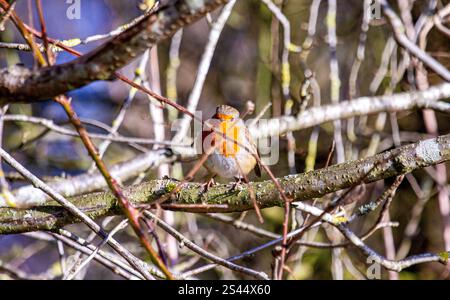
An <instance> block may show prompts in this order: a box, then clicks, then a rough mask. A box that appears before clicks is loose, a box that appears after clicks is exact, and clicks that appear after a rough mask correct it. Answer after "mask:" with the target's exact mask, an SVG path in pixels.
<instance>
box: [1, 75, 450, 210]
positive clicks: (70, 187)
mask: <svg viewBox="0 0 450 300" xmlns="http://www.w3.org/2000/svg"><path fill="white" fill-rule="evenodd" d="M448 97H450V84H449V83H444V84H441V85H437V86H433V87H430V88H429V89H427V90H424V91H421V92H416V91H413V92H405V93H399V94H394V95H386V96H375V97H360V98H357V99H354V100H351V101H343V102H341V103H340V104H331V105H325V106H321V107H312V108H310V109H307V110H305V111H304V112H302V113H301V114H300V115H299V116H297V117H295V116H283V117H280V118H274V119H271V120H269V121H268V122H266V123H264V122H260V124H258V125H256V124H254V125H251V126H250V132H251V133H252V135H253V137H254V138H255V139H256V138H267V137H270V136H274V135H275V136H276V135H280V134H283V133H286V132H288V131H293V130H300V129H305V128H308V127H312V126H316V125H319V124H322V123H324V122H328V121H333V120H336V119H344V118H349V117H355V116H362V115H368V114H374V113H379V112H396V111H403V110H409V109H413V108H416V107H418V108H426V107H430V108H435V107H439V108H440V109H441V110H447V111H450V104H449V103H446V102H442V101H439V100H440V99H445V98H448ZM5 120H8V116H6V117H5ZM42 125H46V124H44V123H42ZM48 128H50V127H48ZM176 152H177V154H182V155H183V156H187V157H189V156H191V157H192V156H193V155H195V151H194V149H192V148H183V147H177V149H176ZM176 159H177V157H176V156H175V155H173V153H172V152H171V151H166V150H163V149H162V150H154V151H150V152H148V153H144V154H141V155H138V156H137V157H135V158H133V159H131V160H129V161H125V162H123V163H120V164H117V165H114V166H112V167H111V174H112V175H113V176H114V177H115V178H117V179H118V180H121V181H126V180H129V179H130V178H132V177H133V176H135V175H137V174H139V173H140V172H144V171H145V170H147V169H149V168H154V167H157V166H159V165H160V164H161V163H169V162H173V161H175V160H176ZM49 185H50V186H51V187H52V188H53V189H55V190H56V191H57V192H58V193H60V194H61V195H63V196H64V197H72V196H76V195H80V194H84V193H89V192H92V191H95V190H98V189H101V188H103V187H105V186H106V183H105V181H104V180H103V178H102V176H101V175H100V174H82V175H78V176H75V177H71V178H68V179H61V180H58V181H57V182H51V183H49ZM13 194H14V197H15V200H16V203H17V205H19V206H20V207H28V206H33V205H41V204H42V203H44V202H45V201H46V200H47V199H48V196H47V195H46V194H45V193H43V192H42V191H40V190H39V189H36V188H34V187H33V186H31V185H29V186H24V187H21V188H19V189H16V190H15V191H13ZM2 206H8V205H7V203H6V201H5V200H4V199H3V198H2V197H1V196H0V207H2Z"/></svg>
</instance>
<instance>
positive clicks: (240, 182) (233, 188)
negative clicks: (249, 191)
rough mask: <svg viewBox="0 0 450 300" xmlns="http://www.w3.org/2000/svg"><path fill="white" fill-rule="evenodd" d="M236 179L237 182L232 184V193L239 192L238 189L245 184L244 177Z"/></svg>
mask: <svg viewBox="0 0 450 300" xmlns="http://www.w3.org/2000/svg"><path fill="white" fill-rule="evenodd" d="M235 179H236V181H235V182H233V183H232V184H231V188H230V191H231V192H234V191H235V190H237V188H238V187H240V186H241V185H242V184H243V183H244V180H243V179H242V177H236V178H235Z"/></svg>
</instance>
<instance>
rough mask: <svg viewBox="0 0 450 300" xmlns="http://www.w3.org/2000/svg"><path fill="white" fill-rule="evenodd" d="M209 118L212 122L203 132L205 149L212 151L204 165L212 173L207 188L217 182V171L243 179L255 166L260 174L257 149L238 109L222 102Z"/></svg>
mask: <svg viewBox="0 0 450 300" xmlns="http://www.w3.org/2000/svg"><path fill="white" fill-rule="evenodd" d="M206 122H207V124H208V125H209V126H211V127H208V125H205V126H206V128H205V129H204V130H205V131H203V134H202V145H203V153H209V155H208V158H207V159H206V161H205V167H206V169H207V170H208V171H209V173H210V175H211V176H210V180H209V181H208V183H207V184H206V188H208V187H209V186H210V185H211V184H213V183H214V177H215V176H216V175H219V176H220V177H224V178H235V179H236V180H237V183H240V182H241V181H242V179H245V178H246V176H247V174H249V173H250V172H251V171H252V170H253V169H255V173H256V175H257V176H258V177H260V176H261V170H260V168H259V162H258V160H257V159H256V158H255V156H258V151H257V148H256V145H255V142H254V141H253V139H252V138H251V135H250V132H249V130H248V128H247V127H246V126H245V124H244V121H243V120H242V119H240V118H239V111H238V110H237V109H235V108H233V107H231V106H228V105H219V106H217V108H216V113H215V114H214V115H213V116H212V118H211V119H209V120H208V121H206ZM210 128H214V129H215V130H212V129H210ZM258 157H259V156H258Z"/></svg>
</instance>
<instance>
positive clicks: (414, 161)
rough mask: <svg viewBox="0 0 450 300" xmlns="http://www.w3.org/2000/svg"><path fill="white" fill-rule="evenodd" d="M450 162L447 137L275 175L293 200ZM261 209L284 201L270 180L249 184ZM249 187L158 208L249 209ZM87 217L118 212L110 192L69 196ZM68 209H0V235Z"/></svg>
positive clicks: (165, 188)
mask: <svg viewBox="0 0 450 300" xmlns="http://www.w3.org/2000/svg"><path fill="white" fill-rule="evenodd" d="M447 160H450V135H444V136H440V137H438V138H435V139H428V140H424V141H420V142H418V143H414V144H410V145H407V146H403V147H400V148H396V149H393V150H390V151H386V152H383V153H380V154H377V155H375V156H372V157H369V158H366V159H360V160H357V161H352V162H347V163H343V164H338V165H334V166H331V167H328V168H325V169H321V170H317V171H311V172H308V173H303V174H297V175H290V176H285V177H283V178H280V179H279V182H280V184H281V185H282V187H283V189H284V190H285V192H286V194H287V195H288V196H290V197H291V198H293V199H294V200H297V201H298V200H305V199H311V198H316V197H321V196H324V195H326V194H328V193H332V192H335V191H338V190H342V189H345V188H349V187H351V186H354V185H357V184H359V183H360V182H361V181H363V182H365V183H369V182H374V181H377V180H380V179H384V178H388V177H391V176H397V175H400V174H405V173H409V172H412V171H414V170H416V169H420V168H424V167H427V166H430V165H434V164H437V163H441V162H444V161H447ZM177 184H178V182H176V181H172V180H153V181H149V182H146V183H143V184H140V185H136V186H131V187H128V188H127V189H125V190H124V192H125V194H126V196H127V197H129V198H130V199H131V200H132V201H133V202H134V203H135V204H151V203H152V202H154V201H155V200H156V199H159V198H160V197H161V196H162V195H165V194H167V193H170V192H171V191H173V190H174V188H175V187H176V186H177ZM250 184H251V185H252V189H253V190H254V191H255V196H256V201H257V203H258V206H259V207H261V208H265V207H271V206H282V205H283V201H282V200H281V197H280V195H279V192H278V189H277V188H276V187H275V186H274V183H273V181H271V180H268V181H263V182H253V183H250ZM250 190H251V189H248V188H246V187H245V186H243V187H242V188H241V189H237V190H236V191H230V186H228V185H217V186H214V187H212V188H211V189H210V190H208V192H207V193H205V194H203V195H202V193H201V191H202V186H201V184H199V183H188V184H186V186H185V187H184V188H183V189H180V190H179V191H178V192H176V193H174V194H173V197H172V198H171V200H170V201H169V202H166V203H164V204H162V206H163V208H165V209H170V210H181V211H190V212H235V211H244V210H249V209H253V207H254V206H253V201H252V199H251V197H250V192H249V191H250ZM71 201H72V203H74V204H75V205H76V206H77V207H79V208H80V209H81V210H82V211H83V212H84V213H86V214H87V215H88V216H90V217H91V218H98V217H102V216H106V215H111V214H120V212H121V210H120V208H119V206H118V204H117V202H116V200H115V198H114V196H113V195H112V194H111V193H110V192H101V193H92V194H87V195H83V196H79V197H74V198H72V199H71ZM77 221H78V220H76V219H75V218H74V217H73V216H72V215H71V214H70V213H69V212H67V211H65V210H64V209H63V208H62V207H59V206H57V205H56V204H55V203H54V202H50V203H47V204H46V205H45V206H41V207H36V208H32V209H27V210H18V209H13V208H0V234H7V233H18V232H26V231H34V230H54V229H56V228H58V227H60V226H64V225H66V224H70V223H74V222H77Z"/></svg>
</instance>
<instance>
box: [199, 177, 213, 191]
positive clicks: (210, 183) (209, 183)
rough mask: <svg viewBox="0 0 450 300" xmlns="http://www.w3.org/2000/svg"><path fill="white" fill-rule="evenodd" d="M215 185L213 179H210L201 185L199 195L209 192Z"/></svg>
mask: <svg viewBox="0 0 450 300" xmlns="http://www.w3.org/2000/svg"><path fill="white" fill-rule="evenodd" d="M215 184H216V181H215V180H214V177H211V178H210V179H209V180H208V181H207V182H205V183H203V184H202V185H201V194H202V195H203V194H205V193H206V192H207V191H208V190H209V188H210V187H212V186H214V185H215Z"/></svg>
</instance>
